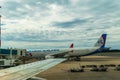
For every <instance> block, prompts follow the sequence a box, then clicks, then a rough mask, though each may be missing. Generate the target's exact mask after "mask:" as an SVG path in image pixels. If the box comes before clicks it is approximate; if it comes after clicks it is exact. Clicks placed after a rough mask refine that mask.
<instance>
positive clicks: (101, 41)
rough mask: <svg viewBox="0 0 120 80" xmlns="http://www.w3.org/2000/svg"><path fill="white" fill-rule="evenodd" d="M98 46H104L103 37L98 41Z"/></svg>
mask: <svg viewBox="0 0 120 80" xmlns="http://www.w3.org/2000/svg"><path fill="white" fill-rule="evenodd" d="M97 43H98V44H102V45H103V44H104V37H103V36H101V38H100V39H99V40H98V42H97Z"/></svg>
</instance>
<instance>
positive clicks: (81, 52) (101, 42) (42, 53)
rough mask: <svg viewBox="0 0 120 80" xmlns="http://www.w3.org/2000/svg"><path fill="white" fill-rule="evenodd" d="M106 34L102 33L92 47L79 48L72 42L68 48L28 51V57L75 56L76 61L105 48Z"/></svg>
mask: <svg viewBox="0 0 120 80" xmlns="http://www.w3.org/2000/svg"><path fill="white" fill-rule="evenodd" d="M106 37H107V34H102V35H101V37H100V38H99V39H98V41H97V42H96V43H95V45H94V47H93V48H87V49H80V48H73V47H74V44H73V43H72V44H71V45H70V48H69V49H49V50H36V51H29V52H28V53H27V57H28V58H45V59H48V58H58V57H65V58H68V60H69V59H70V58H72V57H75V58H76V59H75V60H77V61H79V60H80V57H82V56H89V55H93V54H97V53H99V52H101V51H102V50H104V49H105V43H106Z"/></svg>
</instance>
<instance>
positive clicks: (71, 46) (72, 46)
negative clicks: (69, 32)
mask: <svg viewBox="0 0 120 80" xmlns="http://www.w3.org/2000/svg"><path fill="white" fill-rule="evenodd" d="M70 48H74V44H73V43H72V44H71V45H70ZM70 52H71V53H73V50H71V51H70Z"/></svg>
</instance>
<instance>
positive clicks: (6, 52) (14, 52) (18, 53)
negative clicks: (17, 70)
mask: <svg viewBox="0 0 120 80" xmlns="http://www.w3.org/2000/svg"><path fill="white" fill-rule="evenodd" d="M25 55H26V49H12V48H10V49H0V56H1V57H0V58H9V56H13V57H16V58H17V57H22V56H25Z"/></svg>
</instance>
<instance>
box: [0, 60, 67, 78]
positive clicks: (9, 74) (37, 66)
mask: <svg viewBox="0 0 120 80" xmlns="http://www.w3.org/2000/svg"><path fill="white" fill-rule="evenodd" d="M65 60H66V59H62V58H57V59H46V60H41V61H37V62H33V63H28V64H23V65H19V66H15V67H11V68H7V69H2V70H0V80H45V79H43V78H39V77H34V76H35V75H36V74H38V73H40V72H43V71H45V70H47V69H49V68H51V67H53V66H55V65H57V64H59V63H61V62H63V61H65Z"/></svg>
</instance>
